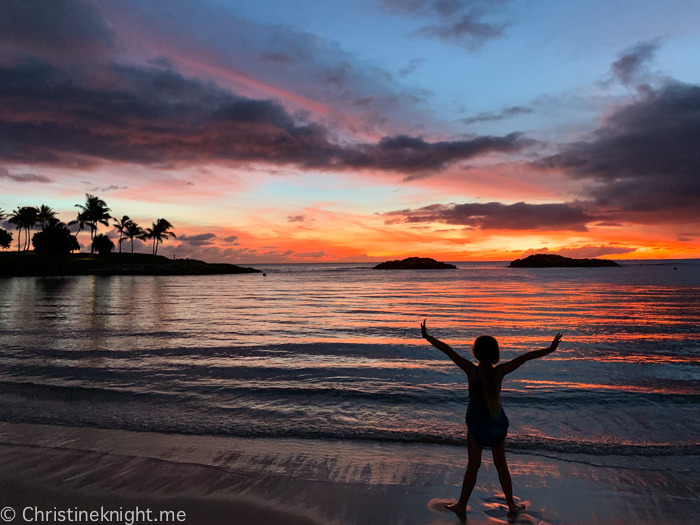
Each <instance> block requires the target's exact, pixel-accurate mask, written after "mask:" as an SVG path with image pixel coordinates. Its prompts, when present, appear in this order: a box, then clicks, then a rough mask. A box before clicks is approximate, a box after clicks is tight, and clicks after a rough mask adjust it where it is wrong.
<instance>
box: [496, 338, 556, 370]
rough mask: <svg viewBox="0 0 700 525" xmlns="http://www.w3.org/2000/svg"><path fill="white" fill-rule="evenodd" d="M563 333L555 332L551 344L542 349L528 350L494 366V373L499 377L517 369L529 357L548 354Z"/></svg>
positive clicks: (528, 359)
mask: <svg viewBox="0 0 700 525" xmlns="http://www.w3.org/2000/svg"><path fill="white" fill-rule="evenodd" d="M562 335H563V334H557V335H556V336H555V337H554V341H552V344H551V345H549V348H543V349H542V350H533V351H532V352H528V353H527V354H523V355H519V356H518V357H516V358H515V359H513V360H511V361H508V362H507V363H503V364H502V365H498V366H497V367H496V373H498V374H500V375H501V377H503V376H505V375H508V374H510V373H511V372H513V371H514V370H517V369H518V368H520V366H522V365H524V364H525V363H526V362H527V361H530V360H531V359H537V358H538V357H544V356H546V355H548V354H551V353H552V352H554V351H555V350H556V349H557V346H559V341H561V338H562Z"/></svg>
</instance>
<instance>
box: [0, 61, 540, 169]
mask: <svg viewBox="0 0 700 525" xmlns="http://www.w3.org/2000/svg"><path fill="white" fill-rule="evenodd" d="M103 75H104V77H105V78H106V80H104V81H103V83H102V85H95V83H94V81H93V82H92V83H91V84H89V85H86V84H84V83H82V82H81V81H80V79H79V78H77V77H74V76H71V75H68V74H67V73H65V72H63V71H61V70H59V69H57V68H55V67H54V66H51V65H49V64H47V63H45V62H36V61H33V62H25V63H23V64H21V65H18V66H16V67H13V68H0V104H1V105H2V106H3V107H4V108H6V109H5V111H3V113H2V114H1V115H0V158H3V159H6V160H10V161H13V162H27V163H36V162H40V163H41V162H43V163H51V164H63V165H83V166H84V165H89V164H90V163H98V162H99V161H100V160H110V161H122V162H133V163H140V164H152V165H159V164H160V165H165V164H176V163H181V164H196V163H200V162H211V161H231V162H246V161H257V162H264V163H271V164H277V165H284V164H293V165H296V166H299V167H302V168H319V169H329V170H344V169H370V170H371V169H378V170H386V171H395V172H401V173H405V174H411V175H412V176H414V175H415V176H423V175H425V174H429V173H430V172H431V171H438V170H441V169H443V168H445V167H447V166H449V165H450V164H452V163H454V162H457V161H459V160H463V159H469V158H472V157H476V156H478V155H482V154H486V153H492V152H506V153H512V152H517V151H520V150H521V149H523V148H526V147H528V146H531V145H532V144H533V143H534V141H532V140H529V139H527V138H525V137H523V136H522V135H521V134H518V133H511V134H509V135H506V136H503V137H494V136H476V137H473V138H468V139H465V140H453V141H439V142H427V141H425V140H424V139H423V138H420V137H411V136H406V135H397V136H393V137H384V138H383V139H381V140H380V141H379V142H377V143H359V144H348V145H339V144H336V143H333V142H331V140H330V138H329V136H328V135H329V133H328V131H327V129H326V128H325V127H323V126H321V125H318V124H315V123H309V124H298V123H297V122H296V121H295V119H294V118H293V117H292V116H291V115H290V114H289V113H288V112H287V111H286V110H285V109H284V108H283V107H282V106H281V105H279V104H277V103H275V102H273V101H270V100H255V99H250V98H245V97H241V96H238V95H235V94H233V93H231V92H229V91H225V90H223V89H220V88H218V87H217V86H216V85H214V84H205V83H203V82H200V81H197V80H193V79H187V78H185V77H183V76H182V75H180V74H178V73H176V72H174V71H171V70H167V69H157V68H148V67H137V66H122V65H113V66H111V67H109V68H107V69H106V70H105V71H104V72H103Z"/></svg>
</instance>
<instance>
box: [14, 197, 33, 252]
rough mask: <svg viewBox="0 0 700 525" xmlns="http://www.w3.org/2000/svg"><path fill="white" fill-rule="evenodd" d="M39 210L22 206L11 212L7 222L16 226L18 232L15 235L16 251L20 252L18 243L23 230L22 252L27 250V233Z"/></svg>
mask: <svg viewBox="0 0 700 525" xmlns="http://www.w3.org/2000/svg"><path fill="white" fill-rule="evenodd" d="M38 214H39V210H38V209H36V208H34V207H32V206H23V207H21V208H17V209H16V210H15V211H13V212H12V215H11V216H10V218H9V222H11V223H12V224H14V225H16V228H17V230H18V232H19V233H18V235H17V251H20V243H21V240H22V230H25V241H24V251H27V250H28V249H29V231H30V230H31V229H32V228H33V227H34V225H35V224H36V218H37V215H38Z"/></svg>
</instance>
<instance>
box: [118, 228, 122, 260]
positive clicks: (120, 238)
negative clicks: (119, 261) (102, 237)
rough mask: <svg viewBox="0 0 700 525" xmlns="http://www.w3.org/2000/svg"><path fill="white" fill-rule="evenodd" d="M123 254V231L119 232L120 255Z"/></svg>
mask: <svg viewBox="0 0 700 525" xmlns="http://www.w3.org/2000/svg"><path fill="white" fill-rule="evenodd" d="M121 255H122V232H119V256H120V257H121Z"/></svg>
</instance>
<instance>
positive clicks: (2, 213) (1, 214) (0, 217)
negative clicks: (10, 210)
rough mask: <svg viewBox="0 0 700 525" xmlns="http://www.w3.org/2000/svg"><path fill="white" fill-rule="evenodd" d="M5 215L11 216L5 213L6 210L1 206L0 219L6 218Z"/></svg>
mask: <svg viewBox="0 0 700 525" xmlns="http://www.w3.org/2000/svg"><path fill="white" fill-rule="evenodd" d="M5 217H9V215H8V214H7V213H5V211H4V210H3V209H2V208H0V221H1V220H3V219H5Z"/></svg>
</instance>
